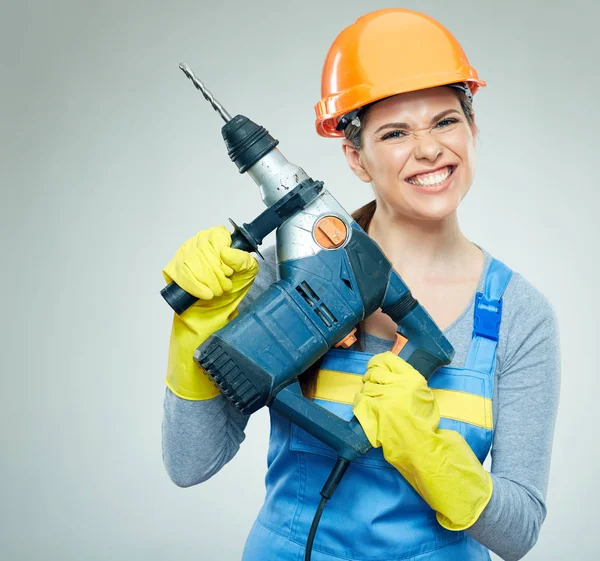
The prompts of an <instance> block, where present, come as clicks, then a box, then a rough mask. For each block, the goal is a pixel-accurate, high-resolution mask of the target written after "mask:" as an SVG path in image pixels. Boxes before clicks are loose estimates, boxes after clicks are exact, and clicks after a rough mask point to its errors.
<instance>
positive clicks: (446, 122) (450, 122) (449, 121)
mask: <svg viewBox="0 0 600 561" xmlns="http://www.w3.org/2000/svg"><path fill="white" fill-rule="evenodd" d="M454 123H458V119H451V118H449V119H442V120H441V121H440V122H439V123H438V124H437V125H435V126H436V128H438V127H439V128H444V127H447V126H449V125H453V124H454Z"/></svg>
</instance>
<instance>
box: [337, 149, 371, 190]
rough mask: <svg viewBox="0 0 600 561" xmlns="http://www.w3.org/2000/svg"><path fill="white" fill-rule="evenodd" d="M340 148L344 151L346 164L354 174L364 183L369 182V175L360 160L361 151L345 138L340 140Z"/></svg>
mask: <svg viewBox="0 0 600 561" xmlns="http://www.w3.org/2000/svg"><path fill="white" fill-rule="evenodd" d="M342 150H343V152H344V156H346V160H348V165H349V166H350V169H351V170H352V171H353V172H354V175H356V177H358V178H359V179H360V180H362V181H364V182H365V183H370V182H371V175H370V174H369V172H368V171H367V170H366V169H365V167H364V165H363V163H362V161H361V157H360V156H361V153H360V151H359V150H357V149H356V148H355V147H354V144H352V142H350V140H348V139H347V138H344V139H343V140H342Z"/></svg>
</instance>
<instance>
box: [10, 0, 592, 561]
mask: <svg viewBox="0 0 600 561" xmlns="http://www.w3.org/2000/svg"><path fill="white" fill-rule="evenodd" d="M387 6H389V4H384V3H380V2H368V1H364V0H363V1H356V0H344V1H341V2H337V1H336V2H326V1H320V2H307V1H304V2H294V3H286V2H281V1H274V0H271V1H263V2H242V1H237V2H221V3H218V2H210V3H209V2H204V1H199V0H194V1H188V2H171V3H167V2H164V1H161V2H159V1H145V2H141V1H136V2H134V1H123V0H121V1H115V0H111V1H103V2H93V3H92V2H75V1H70V2H67V1H55V2H41V1H38V2H30V1H20V2H9V3H8V4H7V3H6V2H4V3H3V4H2V12H1V16H0V20H1V21H0V45H1V48H0V64H1V75H0V79H1V88H0V119H1V121H0V122H1V130H2V136H1V142H2V146H1V148H2V149H1V151H0V158H1V161H0V164H1V165H0V173H1V175H0V178H1V182H0V184H1V187H2V205H1V212H2V216H1V219H2V220H1V222H0V224H1V228H2V260H1V263H2V273H3V274H2V295H3V298H2V310H3V312H2V313H3V317H4V321H3V324H2V337H1V339H0V340H1V341H2V345H3V347H4V348H3V352H2V360H3V363H2V376H3V387H4V391H3V395H4V398H3V406H2V408H1V415H2V417H1V419H0V421H1V428H0V431H1V434H2V442H3V459H2V464H1V466H0V477H1V481H2V519H1V520H0V528H1V532H2V539H1V541H0V557H1V558H2V559H6V560H41V559H44V560H47V559H60V560H64V561H68V560H75V559H77V560H79V559H86V560H106V559H117V560H120V559H127V560H130V561H132V560H135V559H144V560H146V561H150V560H154V559H156V560H162V559H165V558H169V559H180V560H187V559H190V560H191V559H194V560H198V559H219V560H223V561H229V560H231V561H233V560H237V559H239V558H240V555H241V551H242V548H243V544H244V540H245V537H246V534H247V532H248V530H249V528H250V526H251V524H252V521H253V520H254V517H255V515H256V513H257V510H258V508H259V506H260V504H261V502H262V499H263V494H264V487H263V476H264V472H265V466H266V460H265V454H266V447H267V441H268V433H269V430H268V416H267V412H266V411H260V412H259V413H257V414H256V415H255V416H254V417H253V418H252V419H251V421H250V424H249V427H248V430H247V434H248V436H247V439H246V442H245V443H244V444H243V445H242V449H241V450H240V452H239V454H238V455H237V456H236V457H235V458H234V460H233V461H232V462H231V463H230V464H228V465H227V466H226V467H225V468H224V469H223V471H222V472H220V473H219V474H218V475H216V476H215V477H214V478H213V479H212V480H210V481H208V482H207V483H205V484H202V485H199V486H196V487H194V488H190V489H179V488H177V487H176V486H175V485H174V484H172V483H171V482H170V480H169V478H168V476H167V474H166V472H165V471H164V469H163V466H162V460H161V448H160V423H161V414H162V411H161V408H162V398H163V392H164V383H163V377H164V372H165V366H166V360H167V350H168V338H169V331H170V327H171V313H170V309H169V308H168V306H167V305H166V304H165V303H164V301H163V300H162V298H161V297H160V296H159V291H160V289H161V288H162V286H163V279H162V275H161V269H162V267H163V266H164V265H165V264H166V263H167V262H168V261H169V259H170V258H171V256H172V255H173V253H174V252H175V251H176V249H177V247H178V246H179V245H180V244H181V243H183V242H184V241H185V240H186V239H187V238H188V237H190V236H192V235H193V234H194V233H195V232H196V231H198V230H199V229H203V228H207V227H209V226H213V225H217V224H224V223H226V219H227V217H228V216H231V217H233V218H234V219H236V220H237V221H248V220H249V219H252V218H253V217H254V216H255V215H257V214H258V213H259V212H261V211H262V210H263V206H262V202H261V200H260V198H259V195H258V190H257V189H256V188H255V186H254V184H253V183H252V182H251V180H250V179H249V178H247V177H240V176H239V175H238V173H237V170H236V169H235V167H234V166H233V165H232V164H231V163H230V162H229V160H228V158H227V155H226V151H225V149H224V147H223V145H222V141H221V136H220V130H219V129H220V127H221V124H222V123H221V121H220V119H219V117H218V116H217V115H216V114H215V113H213V112H212V110H211V109H210V107H209V105H208V104H206V102H204V100H203V99H202V97H201V96H200V94H199V93H198V92H197V91H196V90H195V89H194V88H193V86H192V85H191V83H190V82H189V81H188V80H187V79H186V78H185V77H184V75H183V74H182V73H181V71H180V70H179V69H178V64H179V62H180V61H185V62H187V63H188V64H189V65H190V66H191V67H192V68H193V69H194V70H195V71H196V73H197V74H198V75H199V76H200V77H201V79H203V80H204V81H205V82H206V83H207V85H208V86H209V88H210V89H212V91H213V92H214V93H215V95H216V96H217V98H218V99H220V100H221V102H222V103H223V104H224V105H225V106H226V107H227V108H228V109H229V110H230V111H231V112H232V113H234V114H235V113H237V112H239V113H243V114H246V115H248V116H249V117H251V118H252V119H254V120H255V121H257V122H258V123H261V124H263V125H264V126H266V127H267V128H268V129H270V130H271V131H272V133H273V134H274V136H276V137H277V138H279V139H280V141H281V144H280V147H281V149H282V151H283V153H284V154H285V155H286V156H287V157H288V158H289V159H290V160H291V161H293V162H295V163H297V164H299V165H301V166H302V167H304V169H306V171H307V172H308V173H309V174H310V175H312V176H313V177H315V178H319V179H322V180H324V181H325V182H326V185H327V186H328V187H329V189H330V190H331V191H332V192H333V194H334V196H335V197H336V198H337V199H338V200H339V201H340V202H341V203H342V204H343V205H344V206H345V207H346V208H348V209H349V210H352V209H354V208H356V207H357V206H359V205H361V204H363V203H365V202H367V201H368V200H370V199H371V192H370V187H368V186H365V185H364V184H363V183H361V182H359V181H358V180H357V179H355V178H354V177H353V175H352V174H351V172H350V171H349V170H348V168H347V166H346V163H345V161H344V159H343V157H342V153H341V150H340V147H339V141H336V140H328V139H322V138H320V137H318V136H317V135H316V133H315V132H314V125H313V122H314V112H313V105H314V104H315V102H316V101H317V100H318V99H319V93H320V74H321V68H322V63H323V60H324V58H325V54H326V52H327V50H328V48H329V46H330V44H331V42H332V41H333V39H334V37H335V36H336V35H337V33H338V32H339V31H341V29H342V28H343V27H345V26H346V25H349V24H350V23H352V22H353V21H354V20H355V19H356V17H358V16H360V15H362V14H363V13H366V12H368V11H370V10H372V9H376V8H381V7H387ZM402 6H404V7H408V8H413V9H420V10H422V11H425V12H426V13H428V14H430V15H431V16H433V17H435V18H437V19H439V20H440V21H441V22H442V23H443V24H444V25H446V26H447V27H448V28H449V29H450V30H451V31H452V32H453V33H454V34H455V35H456V37H457V38H458V39H459V41H460V42H461V43H462V45H463V47H464V49H465V51H466V52H467V54H468V56H469V58H470V59H471V62H472V64H473V65H474V66H475V67H476V68H477V69H478V70H479V72H480V75H481V77H482V78H484V79H485V80H487V81H488V88H486V89H484V90H482V91H481V92H480V93H478V94H477V96H476V98H475V107H476V112H477V120H478V124H479V127H480V129H481V136H480V142H479V148H478V167H477V177H476V180H475V183H474V185H473V187H472V190H471V192H470V194H469V195H468V197H467V198H466V200H465V201H464V203H463V205H462V206H461V209H460V221H461V224H462V227H463V230H464V232H465V234H466V235H467V236H468V237H469V238H470V239H472V240H473V241H475V242H477V243H479V244H480V245H482V246H484V247H485V248H486V249H487V250H488V251H490V252H491V253H492V254H493V255H495V256H496V257H498V258H500V259H502V260H503V261H505V262H506V263H507V264H508V265H509V266H511V267H512V268H513V269H515V270H517V271H519V272H521V273H522V274H523V275H525V277H526V278H527V279H529V280H530V281H531V282H532V283H533V284H534V285H535V286H537V287H538V288H539V289H540V290H541V291H542V292H543V293H544V294H545V295H547V296H548V298H549V299H550V300H551V301H552V303H553V304H554V306H555V308H556V311H557V314H558V316H559V320H560V325H561V334H562V353H563V386H562V396H561V404H560V411H559V419H558V425H557V430H556V437H555V448H554V456H553V464H552V474H551V481H550V489H549V494H548V506H549V513H548V518H547V520H546V523H545V525H544V526H543V529H542V533H541V537H540V540H539V543H538V545H537V546H536V547H535V548H534V549H533V550H532V552H531V553H530V554H529V555H528V556H527V559H531V560H535V559H538V560H541V559H544V560H547V559H556V560H563V559H574V558H577V559H582V560H583V559H592V558H596V554H597V550H598V541H599V539H598V531H597V529H596V522H597V520H598V515H597V510H596V506H597V504H598V502H599V501H600V493H599V490H598V489H599V484H598V478H597V473H598V468H597V465H596V464H595V455H596V453H595V452H594V450H595V449H596V446H597V437H596V436H595V435H596V434H597V433H596V427H597V425H598V423H599V422H600V414H599V409H600V408H599V407H598V406H597V403H596V397H597V395H598V390H599V388H598V371H597V370H598V350H597V338H598V329H597V323H596V318H597V315H598V313H599V312H600V310H599V307H598V304H597V290H595V288H596V282H597V272H598V265H597V258H598V249H597V245H596V244H597V242H598V238H599V236H598V233H599V232H598V220H597V216H598V210H597V207H598V203H599V202H600V196H599V195H598V180H597V178H596V172H595V169H596V164H597V163H598V142H597V139H598V134H599V131H600V119H599V116H598V115H599V112H598V90H599V87H600V83H599V79H598V70H597V57H598V54H599V53H600V41H599V39H598V31H597V21H596V20H597V17H598V10H597V8H596V7H595V6H596V4H595V3H593V2H592V1H591V0H590V1H587V2H585V1H579V2H577V1H569V2H566V1H561V2H548V1H546V2H542V1H541V0H540V1H529V2H515V1H511V2H507V1H504V2H487V1H486V2H483V1H475V0H473V1H466V0H464V1H454V2H448V1H441V0H440V1H422V2H417V1H412V2H409V1H407V2H404V3H403V4H402Z"/></svg>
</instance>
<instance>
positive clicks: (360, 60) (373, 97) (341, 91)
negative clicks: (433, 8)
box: [315, 8, 485, 137]
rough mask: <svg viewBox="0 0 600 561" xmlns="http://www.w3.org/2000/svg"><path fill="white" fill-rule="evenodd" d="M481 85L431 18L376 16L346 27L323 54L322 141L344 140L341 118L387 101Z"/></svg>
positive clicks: (400, 12) (401, 12)
mask: <svg viewBox="0 0 600 561" xmlns="http://www.w3.org/2000/svg"><path fill="white" fill-rule="evenodd" d="M461 82H462V83H466V84H467V86H468V88H469V90H470V92H471V94H474V93H475V92H476V91H477V89H478V88H479V87H484V86H485V82H484V81H483V80H480V79H479V76H478V75H477V70H475V68H473V67H472V66H471V65H470V64H469V61H468V60H467V56H466V55H465V53H464V51H463V50H462V47H461V46H460V44H459V43H458V41H457V40H456V39H455V38H454V37H453V35H452V34H451V33H450V32H449V31H448V30H447V29H446V28H445V27H443V26H442V25H441V24H440V23H438V22H437V21H435V20H434V19H433V18H430V17H429V16H426V15H425V14H421V13H419V12H414V11H412V10H405V9H402V8H392V9H385V10H377V11H375V12H371V13H369V14H367V15H364V16H362V17H360V18H358V19H357V20H356V22H355V23H353V24H352V25H350V26H348V27H346V29H344V30H343V31H342V32H341V33H340V34H339V35H338V36H337V38H336V40H335V41H334V42H333V45H332V46H331V48H330V49H329V53H327V58H326V59H325V65H324V67H323V75H322V78H321V97H322V99H321V101H319V102H318V103H317V104H316V105H315V111H316V113H317V120H316V123H315V124H316V127H317V132H318V133H319V134H320V135H321V136H325V137H335V136H343V132H342V131H341V130H338V129H337V128H336V127H337V126H338V123H339V120H340V117H341V116H343V115H345V114H347V113H349V112H350V111H353V110H355V109H358V108H360V107H363V106H364V105H367V104H369V103H372V102H373V101H377V100H379V99H383V98H385V97H389V96H391V95H395V94H400V93H405V92H412V91H416V90H423V89H426V88H433V87H436V86H443V85H448V84H456V83H461Z"/></svg>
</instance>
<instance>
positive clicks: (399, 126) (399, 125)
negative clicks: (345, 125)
mask: <svg viewBox="0 0 600 561" xmlns="http://www.w3.org/2000/svg"><path fill="white" fill-rule="evenodd" d="M450 113H459V111H458V109H445V110H444V111H441V112H440V113H438V114H437V115H434V116H433V117H432V119H431V121H430V123H429V124H431V125H432V124H433V123H435V122H436V121H439V120H440V119H441V118H442V117H445V116H446V115H450ZM409 128H410V125H409V124H408V123H386V124H385V125H381V126H380V127H379V128H378V129H377V130H376V131H375V132H374V133H373V134H377V133H378V132H379V131H382V130H384V129H409Z"/></svg>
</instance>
